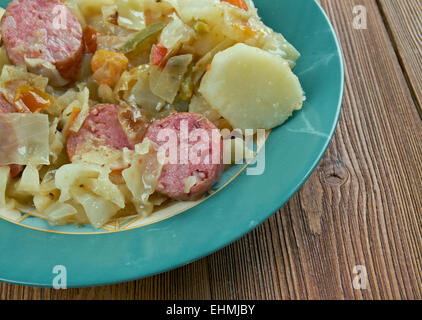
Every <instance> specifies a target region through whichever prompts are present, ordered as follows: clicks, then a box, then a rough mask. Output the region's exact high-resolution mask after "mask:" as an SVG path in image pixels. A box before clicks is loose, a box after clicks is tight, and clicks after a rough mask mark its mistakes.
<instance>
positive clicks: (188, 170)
mask: <svg viewBox="0 0 422 320" xmlns="http://www.w3.org/2000/svg"><path fill="white" fill-rule="evenodd" d="M172 132H173V133H174V134H175V135H176V138H177V140H176V142H177V145H176V146H175V147H176V149H177V151H176V152H177V153H178V159H177V163H174V162H169V163H166V164H165V165H164V166H163V169H162V173H161V176H160V178H159V180H158V184H157V187H156V191H158V192H160V193H161V194H164V195H166V196H168V197H170V198H172V199H175V200H196V199H199V198H201V197H202V196H203V195H204V194H205V193H206V192H207V191H209V190H210V189H211V188H212V186H213V185H214V184H215V183H216V182H217V181H218V180H219V179H220V177H221V174H222V173H223V171H224V168H225V166H224V164H223V160H222V159H223V142H222V138H221V135H220V132H219V130H218V128H217V127H216V126H215V125H214V124H213V123H211V122H210V121H209V120H207V119H205V118H204V117H203V116H202V115H200V114H195V113H188V112H184V113H176V114H173V115H171V116H169V117H167V118H165V119H162V120H157V121H155V122H153V123H152V124H151V125H150V126H149V127H148V130H147V132H146V134H145V137H146V138H149V139H150V140H151V141H153V142H155V143H156V144H158V145H159V146H164V145H165V144H167V145H168V146H170V148H171V145H169V144H168V142H169V141H170V139H171V138H169V137H168V135H171V133H172ZM185 136H188V139H187V140H186V139H185V138H184V137H185ZM206 136H207V137H206ZM166 137H167V138H166ZM181 137H182V138H181ZM183 141H185V142H183ZM182 143H183V144H185V145H186V144H187V146H188V148H187V149H186V147H183V146H182ZM184 149H185V150H187V151H183V150H184ZM181 150H182V151H181ZM195 150H196V151H195ZM173 151H174V150H173ZM181 152H182V153H183V155H182V156H180V154H181ZM166 153H167V157H168V158H170V157H171V155H170V154H171V150H168V152H166ZM192 155H194V157H191V156H192ZM215 160H217V161H215Z"/></svg>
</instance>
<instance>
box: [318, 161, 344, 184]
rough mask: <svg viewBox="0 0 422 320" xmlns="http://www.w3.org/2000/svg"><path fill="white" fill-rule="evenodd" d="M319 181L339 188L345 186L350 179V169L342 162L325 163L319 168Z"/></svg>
mask: <svg viewBox="0 0 422 320" xmlns="http://www.w3.org/2000/svg"><path fill="white" fill-rule="evenodd" d="M318 171H319V179H320V181H321V183H323V184H326V185H329V186H332V187H339V186H342V185H343V184H345V183H346V182H347V181H348V180H349V177H350V172H349V169H347V168H346V166H345V165H344V163H343V162H342V161H338V160H334V161H325V162H323V163H321V164H320V165H319V166H318Z"/></svg>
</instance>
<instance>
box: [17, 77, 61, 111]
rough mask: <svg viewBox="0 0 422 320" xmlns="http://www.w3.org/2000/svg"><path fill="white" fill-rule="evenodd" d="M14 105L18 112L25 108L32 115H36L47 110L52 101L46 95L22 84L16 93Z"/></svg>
mask: <svg viewBox="0 0 422 320" xmlns="http://www.w3.org/2000/svg"><path fill="white" fill-rule="evenodd" d="M14 103H15V104H16V106H17V108H18V109H19V110H22V109H25V107H26V108H28V109H29V110H30V111H31V112H32V113H36V112H39V111H40V110H42V109H45V108H48V107H49V106H51V105H52V104H53V103H54V101H53V98H52V97H51V96H50V95H49V94H48V93H46V92H44V91H41V90H39V89H37V88H34V87H31V86H28V85H26V84H23V85H21V86H19V88H18V90H17V91H16V95H15V99H14Z"/></svg>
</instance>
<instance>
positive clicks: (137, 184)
mask: <svg viewBox="0 0 422 320" xmlns="http://www.w3.org/2000/svg"><path fill="white" fill-rule="evenodd" d="M161 169H162V164H161V163H160V161H158V157H157V151H156V147H155V146H154V144H153V142H151V141H150V140H149V139H145V140H144V142H142V144H138V145H136V146H135V154H134V156H133V161H132V163H131V166H130V168H128V169H126V170H124V171H123V172H122V176H123V179H124V181H125V183H126V186H127V187H128V189H129V190H130V192H131V195H132V197H133V198H132V202H133V204H134V205H135V208H136V210H137V212H138V214H140V215H141V216H147V215H149V214H151V213H152V210H153V204H152V203H151V202H150V201H149V197H150V196H151V195H152V194H153V193H154V191H155V187H156V185H157V182H158V178H159V177H160V175H161Z"/></svg>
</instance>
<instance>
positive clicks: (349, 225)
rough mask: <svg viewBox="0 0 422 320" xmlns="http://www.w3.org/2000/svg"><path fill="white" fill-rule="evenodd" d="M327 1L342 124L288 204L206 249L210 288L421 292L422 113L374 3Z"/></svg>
mask: <svg viewBox="0 0 422 320" xmlns="http://www.w3.org/2000/svg"><path fill="white" fill-rule="evenodd" d="M321 3H322V5H323V6H324V8H325V9H326V10H327V13H328V15H329V16H330V17H331V19H332V20H333V22H334V26H335V28H336V30H337V31H338V33H339V35H340V40H341V43H342V45H343V50H344V55H345V59H346V67H347V72H346V95H345V99H344V109H343V112H342V115H341V120H340V125H339V128H338V130H337V133H336V135H335V138H334V140H333V142H332V144H331V146H330V148H329V150H328V152H327V154H326V155H325V157H324V160H323V161H322V162H321V164H320V166H319V169H318V170H317V171H316V172H315V173H314V174H313V175H312V177H311V178H310V179H309V181H308V182H307V183H306V184H305V186H304V187H303V188H302V190H301V191H300V192H299V193H298V194H297V195H296V196H295V197H294V198H293V199H292V200H291V201H290V202H289V203H288V205H286V206H285V207H284V208H282V209H281V211H280V212H279V213H278V214H277V215H275V216H274V217H273V218H271V219H270V220H269V221H268V222H266V223H265V224H264V225H263V226H262V227H260V228H259V229H257V230H255V231H254V232H253V233H251V234H249V235H247V236H246V238H245V239H244V240H242V241H241V242H238V243H236V244H234V245H233V246H230V247H228V248H226V249H224V250H222V251H220V252H218V253H217V254H215V255H213V256H211V257H209V260H210V268H209V272H210V278H211V279H212V281H211V289H212V292H213V297H220V296H222V295H223V297H226V298H252V299H253V298H263V297H265V298H310V299H321V298H326V299H380V298H392V299H400V298H421V296H422V277H421V251H422V232H421V225H422V218H421V213H422V204H421V194H422V184H421V176H422V175H421V166H420V163H421V160H422V159H421V158H422V152H421V151H422V139H421V138H422V126H421V121H420V119H419V117H418V114H417V111H416V108H415V105H414V103H413V100H412V97H411V94H410V91H409V88H408V87H407V83H406V79H405V77H404V75H403V73H402V70H401V68H400V64H399V61H398V59H397V56H396V55H395V52H394V49H393V47H392V44H391V42H390V39H389V36H388V33H387V29H386V27H385V26H384V24H383V20H382V17H381V15H380V13H379V10H378V8H377V4H376V2H375V1H372V0H366V1H337V0H323V1H321ZM362 4H364V5H365V7H366V9H367V13H368V29H367V30H354V29H353V27H352V21H353V17H354V16H353V7H354V6H355V5H362ZM248 264H249V265H250V267H249V268H250V269H249V272H248V273H247V274H246V275H247V276H246V277H245V274H244V273H243V275H242V272H243V269H244V268H245V265H248ZM358 265H363V266H365V267H366V269H367V273H368V287H367V289H366V290H356V289H354V287H353V280H354V277H355V274H353V268H354V267H355V266H358ZM239 278H240V280H239ZM225 284H236V285H235V287H236V289H237V290H235V291H233V289H231V290H230V291H229V290H224V289H222V288H223V287H224V285H225Z"/></svg>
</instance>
